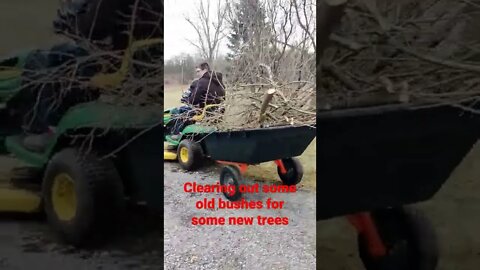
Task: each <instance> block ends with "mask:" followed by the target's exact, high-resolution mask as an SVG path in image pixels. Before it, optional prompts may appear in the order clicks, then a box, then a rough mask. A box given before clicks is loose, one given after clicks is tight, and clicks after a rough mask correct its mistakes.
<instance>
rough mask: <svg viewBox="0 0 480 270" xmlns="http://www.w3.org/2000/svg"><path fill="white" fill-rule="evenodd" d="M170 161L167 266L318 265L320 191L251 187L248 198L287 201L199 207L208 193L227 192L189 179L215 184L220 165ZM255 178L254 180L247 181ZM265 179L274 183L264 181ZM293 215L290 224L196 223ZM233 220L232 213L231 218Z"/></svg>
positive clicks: (210, 195) (167, 172)
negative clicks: (204, 188)
mask: <svg viewBox="0 0 480 270" xmlns="http://www.w3.org/2000/svg"><path fill="white" fill-rule="evenodd" d="M178 168H179V167H178V164H174V163H165V221H164V225H165V239H164V241H165V244H164V250H165V269H209V270H215V269H222V270H223V269H225V270H229V269H232V270H233V269H258V270H261V269H279V270H281V269H295V270H297V269H298V270H301V269H309V270H310V269H315V262H316V249H315V244H316V242H315V241H316V240H315V230H316V227H315V225H316V224H315V193H314V192H311V191H307V190H304V189H302V188H299V189H298V190H297V192H296V193H262V192H260V193H251V194H246V195H245V198H246V199H248V200H262V201H263V202H264V203H265V201H266V200H267V199H268V198H272V199H273V200H276V201H285V203H284V207H283V209H276V210H273V209H265V208H262V209H228V210H226V209H213V210H205V209H197V208H196V207H195V202H196V201H198V200H203V198H208V199H211V198H217V199H218V198H221V199H225V197H224V196H223V194H221V193H186V192H184V191H183V184H184V183H186V182H193V181H195V182H197V183H198V184H214V183H215V182H217V181H218V177H219V172H218V169H217V168H213V169H212V168H210V169H206V170H205V171H202V172H196V173H192V174H189V173H185V172H182V171H180V170H179V169H178ZM253 183H255V182H253V181H251V180H248V182H247V184H253ZM263 184H272V183H260V186H262V185H263ZM258 215H261V216H266V217H270V216H271V217H277V216H280V217H288V218H289V224H288V225H286V226H284V225H273V226H260V225H257V224H255V222H254V225H223V226H222V225H217V226H206V225H205V226H194V225H192V224H191V219H192V217H194V216H196V217H202V216H216V217H222V216H223V217H226V218H227V217H233V216H248V217H255V218H256V217H257V216H258ZM227 220H228V219H227Z"/></svg>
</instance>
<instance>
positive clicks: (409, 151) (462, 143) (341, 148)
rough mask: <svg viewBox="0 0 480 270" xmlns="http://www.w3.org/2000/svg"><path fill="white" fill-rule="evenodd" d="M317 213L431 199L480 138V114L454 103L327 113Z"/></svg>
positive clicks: (320, 143) (322, 121)
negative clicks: (458, 106)
mask: <svg viewBox="0 0 480 270" xmlns="http://www.w3.org/2000/svg"><path fill="white" fill-rule="evenodd" d="M317 128H318V138H317V164H318V166H317V179H318V180H317V219H327V218H331V217H335V216H341V215H346V214H352V213H356V212H360V211H367V210H368V211H370V210H375V209H379V208H385V207H394V206H401V205H404V204H411V203H416V202H420V201H425V200H428V199H430V198H431V197H433V195H434V194H435V193H436V192H437V191H438V190H439V189H440V188H441V186H442V185H443V183H444V182H445V181H446V180H447V179H448V178H449V176H450V174H451V173H452V171H453V170H454V169H455V168H456V167H457V165H458V164H459V163H460V162H461V161H462V159H463V158H464V156H465V155H466V154H467V153H468V152H469V151H470V149H471V148H472V146H473V145H474V144H475V142H476V141H477V138H478V135H479V131H480V117H479V116H478V115H474V114H472V113H468V112H465V111H463V110H461V109H458V108H454V107H452V106H439V107H430V108H415V109H411V108H408V107H406V106H401V105H399V106H397V107H392V106H388V107H377V108H365V109H350V110H341V111H331V112H322V113H320V114H319V115H318V117H317Z"/></svg>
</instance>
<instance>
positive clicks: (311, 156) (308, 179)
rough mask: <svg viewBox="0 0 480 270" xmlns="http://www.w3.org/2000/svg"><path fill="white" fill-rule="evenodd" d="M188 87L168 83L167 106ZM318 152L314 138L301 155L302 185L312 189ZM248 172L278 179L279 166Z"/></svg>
mask: <svg viewBox="0 0 480 270" xmlns="http://www.w3.org/2000/svg"><path fill="white" fill-rule="evenodd" d="M187 88H188V86H187V85H166V86H165V102H164V104H165V108H169V107H175V106H178V105H179V104H180V96H181V93H182V91H183V90H185V89H187ZM316 152H317V148H316V141H315V140H314V141H313V142H312V143H311V144H310V146H309V147H308V148H307V150H306V151H305V152H304V153H303V155H302V156H300V157H299V158H300V161H301V162H302V164H303V168H304V176H303V180H302V182H301V185H304V186H305V187H307V188H310V189H315V188H316V178H315V174H316V164H315V161H316ZM247 174H248V175H249V176H252V177H255V179H258V180H267V179H268V180H271V179H278V175H277V168H276V166H275V165H274V164H273V162H272V163H265V164H260V165H258V166H252V167H250V168H249V170H248V173H247Z"/></svg>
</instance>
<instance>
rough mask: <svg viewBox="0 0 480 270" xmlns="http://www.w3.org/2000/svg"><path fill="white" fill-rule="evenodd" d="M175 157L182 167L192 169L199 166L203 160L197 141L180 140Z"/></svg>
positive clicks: (187, 169)
mask: <svg viewBox="0 0 480 270" xmlns="http://www.w3.org/2000/svg"><path fill="white" fill-rule="evenodd" d="M177 157H178V163H179V164H180V167H182V169H184V170H186V171H193V170H195V169H197V168H199V167H200V166H201V164H202V162H203V151H202V147H201V146H200V144H199V143H197V142H194V141H191V140H187V139H186V140H182V141H181V142H180V144H179V145H178V148H177Z"/></svg>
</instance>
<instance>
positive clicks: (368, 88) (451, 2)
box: [318, 0, 480, 111]
mask: <svg viewBox="0 0 480 270" xmlns="http://www.w3.org/2000/svg"><path fill="white" fill-rule="evenodd" d="M344 11H345V13H344V16H343V18H342V21H341V23H340V25H339V26H338V27H337V28H336V29H335V30H334V32H333V33H332V34H331V35H330V40H331V44H330V47H329V48H328V49H326V50H325V52H324V54H323V57H322V59H321V61H322V62H321V68H320V70H319V79H320V80H319V81H320V84H319V85H318V88H319V93H318V107H319V109H320V110H328V109H335V108H346V107H363V106H372V105H384V104H392V103H406V104H411V105H418V104H424V105H425V104H428V106H436V105H443V104H451V105H454V106H460V107H462V108H464V109H466V110H473V109H472V107H473V105H474V104H475V103H476V102H477V100H478V96H479V95H480V77H479V74H480V35H479V32H478V27H479V26H480V20H479V19H478V18H480V1H477V0H473V1H464V0H403V1H380V0H378V1H377V0H350V1H349V2H348V4H347V5H346V7H345V10H344ZM474 111H475V110H474Z"/></svg>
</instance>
